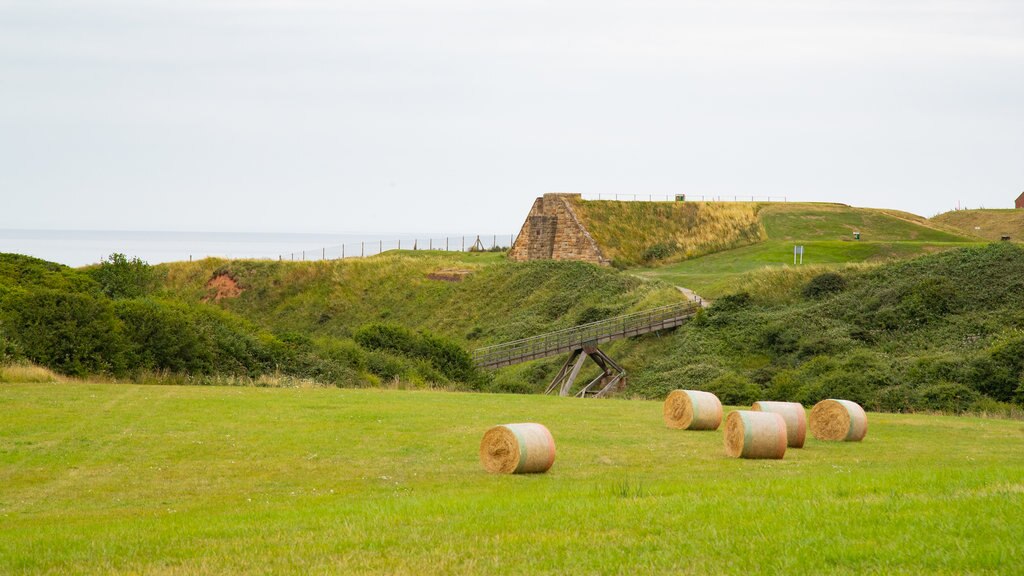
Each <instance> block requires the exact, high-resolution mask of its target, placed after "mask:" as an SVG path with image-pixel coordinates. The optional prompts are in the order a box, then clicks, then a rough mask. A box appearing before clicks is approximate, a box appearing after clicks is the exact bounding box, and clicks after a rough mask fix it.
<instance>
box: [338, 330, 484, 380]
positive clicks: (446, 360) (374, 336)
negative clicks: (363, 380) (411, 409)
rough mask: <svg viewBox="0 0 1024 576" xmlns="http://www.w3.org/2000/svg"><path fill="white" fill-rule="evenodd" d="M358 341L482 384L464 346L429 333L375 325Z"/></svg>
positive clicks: (358, 334) (358, 335)
mask: <svg viewBox="0 0 1024 576" xmlns="http://www.w3.org/2000/svg"><path fill="white" fill-rule="evenodd" d="M354 338H355V340H356V342H358V343H359V345H360V346H362V347H363V348H366V349H367V350H387V351H391V352H397V353H399V354H404V355H407V356H412V357H414V358H422V359H425V360H427V361H429V362H430V363H431V364H433V365H434V367H435V368H437V369H438V370H440V371H441V373H442V374H444V375H445V376H446V377H448V378H450V379H452V380H456V381H460V382H465V383H467V384H479V383H480V381H481V378H482V377H483V375H482V374H480V372H479V371H478V370H477V369H476V366H474V364H473V359H472V358H471V357H470V355H469V353H468V352H466V351H465V350H463V349H462V347H461V346H459V345H458V344H455V343H454V342H451V341H449V340H446V339H444V338H441V337H438V336H434V335H432V334H429V333H426V332H420V333H416V332H413V331H412V330H409V329H408V328H403V327H401V326H397V325H394V324H381V323H375V324H368V325H366V326H363V327H362V328H360V329H359V330H357V331H356V333H355V335H354ZM371 369H372V368H371Z"/></svg>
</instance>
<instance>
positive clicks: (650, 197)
mask: <svg viewBox="0 0 1024 576" xmlns="http://www.w3.org/2000/svg"><path fill="white" fill-rule="evenodd" d="M582 197H583V199H584V200H615V201H618V202H788V201H789V200H788V198H787V197H786V196H743V195H736V194H732V195H717V196H712V195H704V194H583V195H582Z"/></svg>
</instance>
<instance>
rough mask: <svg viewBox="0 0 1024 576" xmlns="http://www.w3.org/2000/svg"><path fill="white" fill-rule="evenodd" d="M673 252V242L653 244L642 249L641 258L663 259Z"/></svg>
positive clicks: (648, 259) (674, 248)
mask: <svg viewBox="0 0 1024 576" xmlns="http://www.w3.org/2000/svg"><path fill="white" fill-rule="evenodd" d="M675 253H676V247H675V245H673V244H655V245H653V246H650V247H648V248H647V249H646V250H644V252H643V254H642V255H641V258H642V259H643V261H644V262H654V261H656V260H664V259H666V258H668V257H669V256H672V255H673V254H675Z"/></svg>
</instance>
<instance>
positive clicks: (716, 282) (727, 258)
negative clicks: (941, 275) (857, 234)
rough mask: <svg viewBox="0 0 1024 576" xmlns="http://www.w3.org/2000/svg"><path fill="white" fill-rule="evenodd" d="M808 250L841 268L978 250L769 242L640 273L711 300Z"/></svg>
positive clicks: (809, 259) (813, 261) (812, 259)
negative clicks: (797, 251) (796, 250)
mask: <svg viewBox="0 0 1024 576" xmlns="http://www.w3.org/2000/svg"><path fill="white" fill-rule="evenodd" d="M796 244H800V245H802V246H803V247H804V259H803V261H804V266H825V267H837V266H841V265H844V264H851V263H861V262H884V261H888V260H897V259H901V258H911V257H914V256H921V255H924V254H932V253H935V252H940V251H943V250H950V249H953V248H961V247H965V246H976V245H979V244H978V243H971V242H869V241H860V242H857V241H843V240H810V241H798V242H793V241H778V240H769V241H766V242H761V243H759V244H754V245H752V246H745V247H743V248H737V249H735V250H728V251H725V252H717V253H715V254H709V255H707V256H703V257H701V258H694V259H692V260H686V261H683V262H678V263H675V264H669V265H667V266H662V267H658V268H644V269H637V270H635V271H634V272H635V273H636V274H638V275H640V276H644V277H647V278H657V279H660V280H664V281H665V282H669V283H670V284H675V285H677V286H685V287H687V288H690V289H692V290H695V291H696V292H697V293H698V294H700V295H702V296H704V297H706V298H718V297H720V296H722V295H725V294H730V293H733V292H737V291H739V290H741V289H742V286H743V284H744V276H745V275H747V274H749V273H751V272H755V271H757V270H761V269H763V268H765V267H775V268H781V267H791V266H793V247H794V245H796Z"/></svg>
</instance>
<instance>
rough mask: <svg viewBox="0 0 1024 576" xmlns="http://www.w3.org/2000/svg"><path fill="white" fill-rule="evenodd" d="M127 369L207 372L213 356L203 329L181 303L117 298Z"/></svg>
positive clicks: (209, 371)
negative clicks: (122, 327)
mask: <svg viewBox="0 0 1024 576" xmlns="http://www.w3.org/2000/svg"><path fill="white" fill-rule="evenodd" d="M114 311H115V313H116V314H117V317H118V318H120V319H121V322H122V324H123V326H124V336H125V341H126V355H125V356H126V358H125V362H126V365H127V366H128V367H129V368H132V369H142V370H158V371H159V370H169V371H172V372H182V373H195V374H210V373H212V372H213V371H214V365H213V358H214V356H215V354H214V352H213V350H212V349H211V348H212V345H211V342H210V341H209V338H208V337H205V336H206V333H205V332H201V331H200V330H198V329H197V322H196V318H195V315H194V314H193V313H192V311H191V310H190V309H189V308H188V307H186V306H185V305H183V304H177V303H171V302H162V301H158V300H150V299H137V300H118V301H117V302H116V303H115V304H114Z"/></svg>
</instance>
